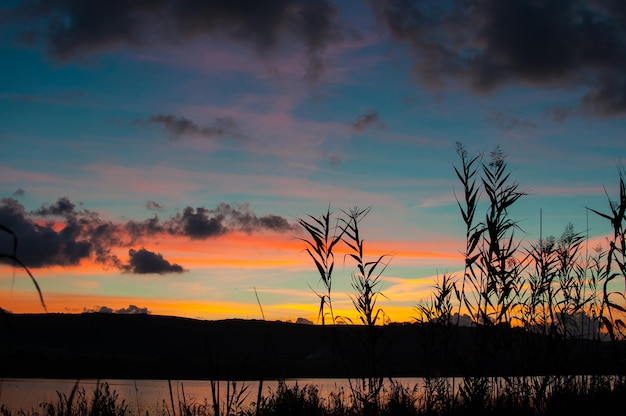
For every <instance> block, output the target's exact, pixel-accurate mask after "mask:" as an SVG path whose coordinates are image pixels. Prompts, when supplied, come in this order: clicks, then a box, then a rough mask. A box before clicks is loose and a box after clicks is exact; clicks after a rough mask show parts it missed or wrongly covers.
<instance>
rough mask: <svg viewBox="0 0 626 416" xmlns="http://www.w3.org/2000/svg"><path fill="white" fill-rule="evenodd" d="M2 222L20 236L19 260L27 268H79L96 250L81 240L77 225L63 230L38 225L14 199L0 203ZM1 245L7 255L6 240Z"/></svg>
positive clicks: (49, 225) (70, 225)
mask: <svg viewBox="0 0 626 416" xmlns="http://www.w3.org/2000/svg"><path fill="white" fill-rule="evenodd" d="M0 223H1V224H3V225H4V226H6V227H8V228H9V229H11V230H12V231H13V232H14V233H15V235H17V237H18V246H17V253H16V254H17V257H18V258H19V259H20V260H21V261H22V262H23V263H24V264H25V265H26V266H28V267H45V266H52V265H62V266H69V265H76V264H78V263H79V262H80V261H81V260H82V259H85V258H87V257H89V256H90V254H91V253H92V252H93V250H94V245H93V243H92V242H91V241H89V240H88V239H84V238H82V236H81V229H80V227H79V225H78V224H76V223H75V222H73V221H71V222H68V224H66V226H65V227H64V228H63V229H62V230H60V231H57V230H56V229H55V228H54V227H53V224H43V225H41V224H38V223H36V222H35V221H34V220H33V219H32V218H31V217H30V216H29V215H28V214H27V213H26V211H25V210H24V207H23V206H22V205H21V204H20V203H19V202H18V201H17V200H15V199H12V198H4V199H2V200H1V201H0ZM3 237H5V236H3ZM0 242H1V243H0V247H2V249H1V250H2V252H7V251H8V250H7V247H9V242H8V241H5V239H4V238H3V239H1V240H0Z"/></svg>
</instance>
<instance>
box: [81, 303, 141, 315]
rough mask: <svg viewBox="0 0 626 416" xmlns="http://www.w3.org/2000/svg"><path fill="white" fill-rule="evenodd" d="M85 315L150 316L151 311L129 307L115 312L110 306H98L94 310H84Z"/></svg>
mask: <svg viewBox="0 0 626 416" xmlns="http://www.w3.org/2000/svg"><path fill="white" fill-rule="evenodd" d="M83 313H117V314H120V315H137V314H143V315H149V314H150V311H149V310H148V308H145V307H138V306H136V305H128V308H120V309H117V310H113V308H109V307H108V306H96V307H95V308H93V309H87V308H85V309H83Z"/></svg>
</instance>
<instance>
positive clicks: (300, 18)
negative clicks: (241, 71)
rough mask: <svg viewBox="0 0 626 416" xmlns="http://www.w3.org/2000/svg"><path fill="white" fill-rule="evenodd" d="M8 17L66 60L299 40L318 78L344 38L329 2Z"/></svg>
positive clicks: (72, 7)
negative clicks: (208, 42) (214, 42)
mask: <svg viewBox="0 0 626 416" xmlns="http://www.w3.org/2000/svg"><path fill="white" fill-rule="evenodd" d="M4 12H5V13H4V14H5V15H7V16H10V17H11V18H12V19H13V20H16V21H17V22H18V23H21V24H22V26H23V27H24V29H22V30H21V32H20V33H21V37H22V39H23V40H24V41H27V42H31V43H32V42H39V41H43V43H44V44H45V45H46V47H47V49H48V51H49V53H50V54H51V55H52V56H54V57H57V58H60V59H63V60H69V59H74V58H77V57H80V56H82V55H86V54H90V53H94V52H99V51H102V50H105V49H113V48H118V47H121V46H125V45H129V46H132V47H136V48H141V47H149V46H152V45H157V44H160V43H166V44H171V45H176V44H180V43H183V42H185V41H188V40H190V39H194V38H199V37H202V36H207V35H209V36H215V37H220V38H225V39H228V40H231V41H235V42H238V43H241V44H244V45H247V46H249V47H251V48H252V49H254V50H256V51H257V52H258V53H260V54H262V55H266V54H268V53H270V52H271V51H273V50H274V49H275V48H276V47H278V46H279V45H280V44H282V43H285V42H287V41H289V42H293V41H295V42H298V43H299V44H301V45H302V46H303V48H304V50H305V52H306V54H307V56H308V57H309V65H308V66H309V70H308V73H309V74H308V76H310V77H313V78H315V77H316V76H317V75H316V72H317V71H319V70H320V68H319V65H318V64H317V62H319V60H320V56H321V53H322V52H323V50H324V49H325V47H326V45H327V44H328V43H329V42H330V41H332V40H334V39H336V38H337V32H338V24H337V22H336V10H335V7H334V6H333V4H332V2H331V1H329V0H307V1H300V0H264V1H257V0H214V1H195V0H177V1H168V0H134V1H126V0H111V1H106V2H82V1H75V0H54V1H53V0H33V1H23V2H21V3H20V4H19V5H18V6H17V7H15V8H14V9H12V10H7V9H5V10H4Z"/></svg>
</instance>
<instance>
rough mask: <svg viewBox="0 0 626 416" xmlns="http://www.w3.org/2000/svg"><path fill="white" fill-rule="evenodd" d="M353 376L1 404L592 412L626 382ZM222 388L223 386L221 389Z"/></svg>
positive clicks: (106, 412) (171, 414)
mask: <svg viewBox="0 0 626 416" xmlns="http://www.w3.org/2000/svg"><path fill="white" fill-rule="evenodd" d="M361 381H362V380H354V381H353V382H354V384H352V385H353V386H354V387H352V389H351V390H352V391H351V392H346V391H343V390H340V391H336V392H331V393H330V394H329V395H328V396H326V397H322V396H321V395H320V393H319V391H318V390H317V388H316V387H315V385H310V384H308V385H303V386H300V385H298V384H297V383H295V384H291V385H287V384H286V383H285V382H279V384H278V387H277V389H276V390H275V391H272V392H270V393H269V394H265V395H263V394H261V393H260V390H259V392H258V395H257V396H255V397H256V400H253V401H246V399H247V398H248V397H249V395H250V394H254V393H255V392H250V391H248V388H247V386H246V385H245V384H243V385H238V384H236V383H234V382H233V383H231V384H229V385H228V386H229V387H230V388H229V389H227V394H226V396H225V397H222V398H221V399H220V398H219V396H217V395H216V391H217V389H218V387H217V383H211V387H212V388H211V389H210V390H209V391H208V392H207V398H204V399H199V400H198V399H191V398H188V397H186V396H185V394H184V390H183V393H182V394H179V395H177V397H176V398H174V395H173V394H172V392H171V390H170V398H169V400H166V399H164V400H163V401H162V403H161V404H160V405H159V406H158V407H157V410H156V411H155V412H154V413H152V414H151V413H149V411H145V413H143V412H142V411H141V410H140V407H138V408H135V409H134V408H132V407H131V406H130V405H129V403H128V402H126V401H125V400H123V399H120V397H119V395H118V393H117V392H116V391H115V390H111V389H110V387H109V385H108V384H107V383H100V384H98V385H97V386H96V387H95V388H94V390H93V391H91V392H86V391H85V390H84V389H83V388H80V387H78V384H76V385H75V387H74V389H73V390H72V391H71V392H70V393H69V394H65V393H57V400H55V401H49V402H43V403H39V404H37V405H33V406H32V407H31V408H29V409H19V410H13V409H9V408H8V407H6V406H5V405H2V404H0V415H2V416H13V415H17V416H131V415H137V416H140V415H145V416H175V415H180V416H219V415H239V416H253V415H254V416H265V415H267V416H275V415H291V416H298V415H303V416H304V415H306V416H324V415H329V416H331V415H332V416H339V415H347V416H352V415H354V416H361V415H372V416H375V415H381V416H382V415H389V416H403V415H415V416H417V415H425V416H426V415H432V416H437V415H441V416H444V415H528V416H543V415H589V414H601V415H602V414H614V413H615V412H616V411H617V414H619V409H621V408H623V398H624V396H625V395H626V379H625V378H624V377H608V376H578V377H567V376H546V377H510V378H505V379H500V380H498V379H493V378H486V377H467V378H464V379H463V380H462V381H461V382H460V384H459V385H458V387H454V385H453V384H452V382H451V381H450V380H449V379H444V378H427V379H425V380H424V384H423V385H422V386H418V385H415V386H407V385H402V384H400V383H397V382H394V381H393V380H390V382H389V383H388V384H387V385H386V387H384V388H382V389H381V390H380V391H379V393H378V394H377V395H376V396H375V397H371V396H368V397H366V396H363V395H361V394H360V392H361V390H359V387H357V385H358V384H359V383H360V382H361ZM222 387H223V386H222Z"/></svg>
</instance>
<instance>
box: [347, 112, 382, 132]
mask: <svg viewBox="0 0 626 416" xmlns="http://www.w3.org/2000/svg"><path fill="white" fill-rule="evenodd" d="M384 128H385V123H383V121H382V120H381V118H380V116H379V115H378V111H376V110H373V111H369V112H367V113H363V114H361V115H360V116H359V117H358V118H357V119H356V121H353V122H352V129H353V130H354V131H356V132H362V131H365V130H369V129H384Z"/></svg>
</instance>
